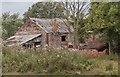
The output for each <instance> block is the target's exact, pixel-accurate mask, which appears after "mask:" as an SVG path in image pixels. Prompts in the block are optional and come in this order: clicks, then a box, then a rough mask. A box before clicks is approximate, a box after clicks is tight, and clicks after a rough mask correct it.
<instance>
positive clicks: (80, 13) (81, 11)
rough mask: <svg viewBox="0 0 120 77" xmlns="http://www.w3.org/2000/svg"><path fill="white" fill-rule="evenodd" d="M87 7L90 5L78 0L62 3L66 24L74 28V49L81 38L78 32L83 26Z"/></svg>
mask: <svg viewBox="0 0 120 77" xmlns="http://www.w3.org/2000/svg"><path fill="white" fill-rule="evenodd" d="M74 1H75V0H74ZM89 6H90V3H88V2H84V0H83V1H81V2H79V0H78V2H67V1H66V2H63V7H64V9H65V15H66V17H65V18H66V19H67V23H68V24H69V25H72V26H73V28H74V47H76V45H77V44H78V40H79V39H80V38H81V36H80V31H81V30H82V27H83V26H84V19H85V18H86V17H87V15H88V12H87V11H88V9H89Z"/></svg>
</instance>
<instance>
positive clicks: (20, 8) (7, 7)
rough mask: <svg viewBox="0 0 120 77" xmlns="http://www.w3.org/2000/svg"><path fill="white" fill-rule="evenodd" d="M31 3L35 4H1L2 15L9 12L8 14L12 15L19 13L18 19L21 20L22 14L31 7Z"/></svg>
mask: <svg viewBox="0 0 120 77" xmlns="http://www.w3.org/2000/svg"><path fill="white" fill-rule="evenodd" d="M33 3H36V2H3V3H2V13H4V12H10V14H13V13H19V14H20V16H19V17H20V18H22V17H23V16H22V15H23V14H24V13H25V12H26V11H27V10H28V8H29V7H31V6H32V4H33Z"/></svg>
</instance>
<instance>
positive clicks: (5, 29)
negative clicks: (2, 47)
mask: <svg viewBox="0 0 120 77" xmlns="http://www.w3.org/2000/svg"><path fill="white" fill-rule="evenodd" d="M18 16H19V14H18V13H15V14H12V15H10V13H9V12H6V13H3V14H2V39H4V40H5V39H7V38H8V37H10V36H12V35H13V34H14V33H15V32H16V31H17V30H18V29H19V28H20V26H22V24H23V23H22V19H19V18H18Z"/></svg>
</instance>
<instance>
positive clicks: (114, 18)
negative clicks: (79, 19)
mask: <svg viewBox="0 0 120 77" xmlns="http://www.w3.org/2000/svg"><path fill="white" fill-rule="evenodd" d="M119 7H120V3H119V2H95V3H92V5H91V9H90V12H89V13H90V16H89V17H88V20H89V21H88V24H87V25H86V26H87V28H88V30H93V31H94V33H95V34H98V33H100V34H101V35H102V38H103V40H104V41H105V42H106V43H109V50H110V49H111V45H113V47H114V48H116V49H118V50H119V49H120V41H119V40H120V25H119V15H118V14H119V13H120V11H119Z"/></svg>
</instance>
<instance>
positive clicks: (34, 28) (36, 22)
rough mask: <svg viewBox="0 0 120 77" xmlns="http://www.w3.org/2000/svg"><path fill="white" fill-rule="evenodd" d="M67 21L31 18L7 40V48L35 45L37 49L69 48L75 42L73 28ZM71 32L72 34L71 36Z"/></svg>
mask: <svg viewBox="0 0 120 77" xmlns="http://www.w3.org/2000/svg"><path fill="white" fill-rule="evenodd" d="M65 21H66V20H65V19H59V18H56V19H39V18H29V19H28V20H26V22H25V23H24V24H23V25H22V26H21V28H19V30H18V31H17V32H16V33H15V34H14V36H12V37H10V38H8V39H7V40H6V45H7V46H13V45H34V46H36V47H38V46H41V47H45V46H52V47H62V46H66V47H67V46H68V43H69V42H70V43H72V42H73V39H72V38H73V36H72V33H73V31H74V30H73V28H72V27H68V26H67V25H66V23H65ZM69 30H70V31H71V34H69Z"/></svg>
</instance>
